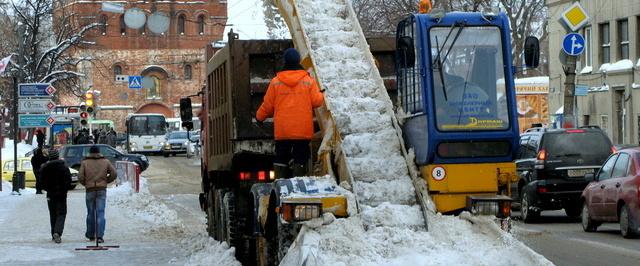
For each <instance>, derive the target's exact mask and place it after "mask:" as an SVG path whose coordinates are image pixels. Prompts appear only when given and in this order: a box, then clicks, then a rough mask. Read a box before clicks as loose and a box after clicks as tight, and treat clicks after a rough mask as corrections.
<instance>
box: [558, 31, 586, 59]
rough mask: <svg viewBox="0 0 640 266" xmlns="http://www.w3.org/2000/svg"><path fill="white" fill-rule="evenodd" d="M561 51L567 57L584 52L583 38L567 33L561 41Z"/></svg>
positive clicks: (576, 34) (577, 34)
mask: <svg viewBox="0 0 640 266" xmlns="http://www.w3.org/2000/svg"><path fill="white" fill-rule="evenodd" d="M562 50H564V52H565V53H567V54H568V55H573V56H576V55H580V54H581V53H582V51H584V38H583V37H582V35H580V34H579V33H569V34H567V35H566V36H564V40H562Z"/></svg>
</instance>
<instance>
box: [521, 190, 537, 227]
mask: <svg viewBox="0 0 640 266" xmlns="http://www.w3.org/2000/svg"><path fill="white" fill-rule="evenodd" d="M520 213H521V215H522V220H523V221H524V222H525V223H531V222H534V221H535V220H537V219H538V217H540V212H539V211H537V210H534V209H533V207H532V206H531V197H530V196H529V192H526V191H523V192H522V197H520Z"/></svg>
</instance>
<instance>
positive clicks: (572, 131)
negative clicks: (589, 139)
mask: <svg viewBox="0 0 640 266" xmlns="http://www.w3.org/2000/svg"><path fill="white" fill-rule="evenodd" d="M565 132H567V133H584V130H582V129H569V130H567V131H565Z"/></svg>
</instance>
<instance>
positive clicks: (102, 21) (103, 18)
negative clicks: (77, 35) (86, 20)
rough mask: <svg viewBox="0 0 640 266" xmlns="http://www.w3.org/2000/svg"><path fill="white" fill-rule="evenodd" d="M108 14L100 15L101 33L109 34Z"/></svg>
mask: <svg viewBox="0 0 640 266" xmlns="http://www.w3.org/2000/svg"><path fill="white" fill-rule="evenodd" d="M107 20H108V18H107V15H102V16H100V22H99V23H100V34H102V35H107Z"/></svg>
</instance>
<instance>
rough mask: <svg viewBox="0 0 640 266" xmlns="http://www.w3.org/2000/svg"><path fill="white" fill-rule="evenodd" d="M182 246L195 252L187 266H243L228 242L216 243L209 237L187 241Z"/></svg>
mask: <svg viewBox="0 0 640 266" xmlns="http://www.w3.org/2000/svg"><path fill="white" fill-rule="evenodd" d="M181 246H183V247H185V248H186V249H187V250H192V251H193V252H192V253H191V255H190V256H189V260H188V262H187V263H186V264H185V265H225V266H236V265H237V266H240V265H241V264H240V262H238V261H237V260H236V258H235V249H234V248H233V247H232V248H229V246H228V245H227V243H226V242H219V241H216V240H214V239H213V238H210V237H209V236H207V235H202V236H199V237H196V238H189V239H185V240H183V241H182V243H181Z"/></svg>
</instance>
